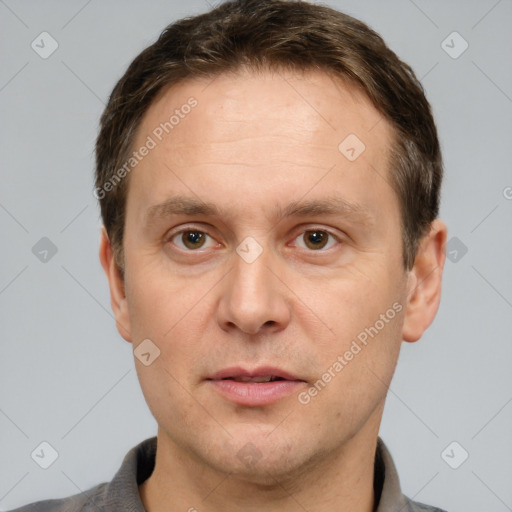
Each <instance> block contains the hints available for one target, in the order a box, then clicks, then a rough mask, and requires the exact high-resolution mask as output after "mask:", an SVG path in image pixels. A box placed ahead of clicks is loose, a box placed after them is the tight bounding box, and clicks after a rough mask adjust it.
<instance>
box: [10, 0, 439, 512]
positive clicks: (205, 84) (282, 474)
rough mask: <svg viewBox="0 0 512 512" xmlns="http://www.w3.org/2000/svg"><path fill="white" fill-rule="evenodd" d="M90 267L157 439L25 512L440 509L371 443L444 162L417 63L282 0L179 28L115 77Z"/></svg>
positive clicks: (434, 250) (426, 282)
mask: <svg viewBox="0 0 512 512" xmlns="http://www.w3.org/2000/svg"><path fill="white" fill-rule="evenodd" d="M96 155H97V174H96V189H95V194H96V196H97V197H98V198H99V200H100V205H101V212H102V217H103V222H104V225H105V229H104V230H103V232H102V239H101V247H100V259H101V263H102V265H103V268H104V270H105V272H106V275H107V278H108V282H109V285H110V293H111V302H112V308H113V311H114V314H115V318H116V323H117V328H118V330H119V332H120V334H121V336H122V337H123V338H124V339H125V340H127V341H128V342H130V343H132V344H133V348H134V355H135V364H136V368H137V373H138V377H139V380H140V383H141V386H142V390H143V393H144V396H145V398H146V401H147V403H148V406H149V408H150V410H151V412H152V414H153V415H154V417H155V419H156V420H157V422H158V435H157V437H156V438H152V439H148V440H146V441H144V442H143V443H141V444H140V445H139V446H137V447H135V448H134V449H133V450H132V451H130V453H129V454H128V455H127V456H126V458H125V460H124V462H123V465H122V467H121V468H120V470H119V472H118V473H117V474H116V476H115V477H114V479H113V480H112V482H110V483H109V484H100V485H98V486H97V487H95V488H93V489H90V490H89V491H87V492H86V493H82V494H79V495H76V496H73V497H70V498H65V499H62V500H51V501H45V502H39V503H37V504H33V505H31V506H28V507H24V508H21V509H18V510H38V511H43V510H48V511H50V510H51V511H61V510H62V511H64V510H66V511H79V510H80V511H93V510H100V511H109V512H113V511H114V510H116V511H117V510H126V511H133V512H135V511H137V512H142V511H143V510H147V511H149V512H164V511H165V512H173V511H179V510H183V511H185V510H188V511H195V510H198V511H201V512H202V511H219V510H223V511H224V510H227V511H239V510H244V511H247V510H264V511H269V512H273V511H280V512H282V511H298V510H307V511H311V512H313V511H314V512H323V511H326V510H330V511H331V510H336V511H340V512H348V511H350V512H371V511H377V512H388V511H399V510H401V511H404V512H405V511H425V510H440V509H438V508H435V507H429V506H426V505H422V504H420V503H416V502H413V501H411V500H409V499H408V498H406V497H405V496H404V495H403V494H402V492H401V490H400V486H399V482H398V476H397V473H396V470H395V468H394V465H393V461H392V458H391V455H390V454H389V452H388V451H387V449H386V447H385V445H384V443H383V442H382V440H381V439H380V438H379V437H378V432H379V425H380V421H381V418H382V413H383V408H384V402H385V398H386V391H387V388H388V385H389V383H390V381H391V378H392V375H393V372H394V369H395V365H396V362H397V359H398V355H399V351H400V346H401V343H402V341H407V342H414V341H417V340H418V339H419V338H420V337H421V336H422V334H423V332H424V331H425V329H426V328H427V327H428V326H429V325H430V324H431V322H432V321H433V319H434V316H435V314H436V312H437V309H438V306H439V301H440V294H441V277H442V269H443V265H444V259H445V256H444V246H445V242H446V226H445V225H444V223H443V222H442V221H440V220H439V219H438V218H437V215H438V207H439V191H440V185H441V177H442V163H441V155H440V149H439V143H438V140H437V134H436V128H435V124H434V121H433V119H432V115H431V111H430V107H429V105H428V102H427V101H426V99H425V97H424V94H423V91H422V88H421V86H420V84H419V83H418V81H417V79H416V78H415V76H414V73H413V72H412V71H411V69H410V68H409V67H408V66H407V65H406V64H403V63H402V62H400V60H399V59H398V58H397V57H396V55H395V54H394V53H393V52H391V50H389V49H388V48H387V47H386V45H385V44H384V42H383V41H382V39H381V38H380V37H379V36H378V35H377V34H375V33H374V32H373V31H371V30H370V29H369V28H368V27H367V26H365V25H364V24H362V23H361V22H359V21H357V20H355V19H353V18H351V17H349V16H346V15H344V14H341V13H339V12H336V11H334V10H332V9H329V8H327V7H320V6H315V5H312V4H309V3H306V2H296V1H289V2H287V1H262V0H249V1H240V2H228V3H224V4H222V5H221V6H219V7H217V8H216V9H213V10H212V11H211V12H209V13H207V14H204V15H201V16H197V17H194V18H188V19H184V20H181V21H179V22H177V23H175V24H173V25H170V26H169V27H167V29H166V30H165V31H164V32H163V33H162V34H161V36H160V38H159V39H158V41H157V42H156V43H154V44H153V45H152V46H150V47H149V48H147V49H146V50H144V51H143V52H142V53H141V54H140V55H139V56H138V57H137V58H136V59H135V60H134V61H133V63H132V64H131V65H130V67H129V68H128V70H127V72H126V74H125V75H124V76H123V77H122V78H121V80H120V81H119V83H118V84H117V85H116V87H115V88H114V90H113V93H112V95H111V97H110V100H109V103H108V105H107V107H106V109H105V112H104V114H103V116H102V119H101V131H100V134H99V137H98V141H97V147H96Z"/></svg>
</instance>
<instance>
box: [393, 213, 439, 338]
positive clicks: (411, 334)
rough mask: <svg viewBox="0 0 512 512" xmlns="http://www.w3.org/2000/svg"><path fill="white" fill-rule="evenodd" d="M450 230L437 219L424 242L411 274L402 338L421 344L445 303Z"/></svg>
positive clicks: (421, 244) (420, 246)
mask: <svg viewBox="0 0 512 512" xmlns="http://www.w3.org/2000/svg"><path fill="white" fill-rule="evenodd" d="M446 236H447V228H446V225H445V223H444V222H443V221H441V220H439V219H436V220H434V221H433V222H432V224H431V226H430V231H429V232H428V234H426V235H425V236H424V237H423V238H422V240H421V241H420V244H419V247H418V252H417V254H416V259H415V260H414V266H413V268H412V269H411V270H410V271H409V276H408V286H407V288H408V289H407V300H406V304H407V306H406V309H405V314H404V325H403V330H402V338H403V340H404V341H408V342H414V341H418V340H419V339H420V338H421V336H422V335H423V333H424V332H425V330H426V329H427V327H428V326H429V325H430V324H431V323H432V321H433V320H434V317H435V316H436V313H437V310H438V308H439V303H440V301H441V281H442V275H443V267H444V262H445V257H446V252H445V248H446Z"/></svg>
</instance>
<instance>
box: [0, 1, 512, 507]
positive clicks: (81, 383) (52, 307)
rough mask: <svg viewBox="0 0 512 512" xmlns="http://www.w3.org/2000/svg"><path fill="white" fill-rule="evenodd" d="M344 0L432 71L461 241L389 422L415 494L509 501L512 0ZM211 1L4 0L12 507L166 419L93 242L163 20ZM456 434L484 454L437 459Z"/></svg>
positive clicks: (96, 472)
mask: <svg viewBox="0 0 512 512" xmlns="http://www.w3.org/2000/svg"><path fill="white" fill-rule="evenodd" d="M328 3H329V4H330V5H332V6H334V7H337V8H339V9H340V10H344V11H345V12H347V13H349V14H352V15H355V16H356V17H359V18H361V19H362V20H364V21H366V22H368V23H369V24H370V25H371V26H372V27H373V28H375V29H376V30H377V31H378V32H380V33H381V34H382V35H383V36H384V38H385V39H386V41H387V42H388V44H389V45H390V46H391V47H392V48H393V49H394V50H395V51H396V52H397V53H398V54H399V55H400V56H401V57H402V59H404V60H405V61H406V62H409V63H410V64H411V65H412V66H413V68H414V70H415V71H416V73H417V74H418V76H419V77H421V79H422V82H423V84H424V86H425V88H426V91H427V96H428V98H429V100H430V101H431V103H432V105H433V108H434V111H435V115H436V118H437V123H438V127H439V133H440V137H441V141H442V146H443V151H444V158H445V168H446V178H445V183H444V191H443V197H442V209H441V217H442V218H443V219H444V220H445V221H446V222H447V224H448V227H449V236H448V238H449V239H452V237H456V238H457V239H458V241H457V240H455V241H454V240H451V242H450V244H451V245H449V246H448V250H449V251H451V252H452V255H451V257H452V259H454V261H447V263H446V267H445V274H444V289H443V300H442V304H441V307H440V310H439V313H438V316H437V319H436V320H435V322H434V324H433V325H432V327H431V328H430V329H429V330H428V331H427V332H426V334H425V335H424V337H423V338H422V340H420V341H419V342H418V343H415V344H404V345H403V349H402V353H401V358H400V362H399V365H398V370H397V373H396V375H395V377H394V380H393V382H392V385H391V388H390V392H389V397H388V401H387V406H386V411H385V414H384V418H383V424H382V429H381V436H382V437H383V439H384V440H385V441H386V442H387V444H388V446H389V448H390V450H391V452H392V454H393V456H394V458H395V462H396V464H397V466H398V470H399V473H400V476H401V481H402V486H403V489H404V492H405V493H406V494H408V495H409V496H410V497H414V499H416V500H419V501H424V502H427V503H431V504H437V505H439V506H442V507H443V508H446V509H448V510H449V511H450V512H457V511H460V512H462V511H464V512H476V511H482V510H485V511H496V512H501V511H506V510H512V485H511V481H512V434H511V433H512V372H511V371H510V367H511V362H512V344H511V343H510V341H511V333H512V272H511V263H512V236H511V235H512V229H511V228H512V200H511V199H510V198H512V188H507V187H512V171H511V162H512V138H511V135H512V69H511V58H510V57H511V55H512V30H511V27H512V2H511V0H500V1H496V0H481V1H450V2H446V1H423V0H415V1H414V2H413V1H412V0H389V1H377V0H375V1H371V2H370V1H367V2H358V1H355V0H354V1H349V0H347V1H345V0H339V1H331V2H328ZM207 8H208V2H205V1H203V0H189V1H187V2H186V3H181V2H178V1H156V0H155V1H150V2H142V1H123V2H121V1H120V0H117V1H114V0H111V1H101V2H100V1H99V0H92V1H89V2H87V1H84V0H77V1H67V2H62V1H61V2H57V1H44V2H42V1H15V0H0V38H1V45H0V54H1V63H2V66H1V70H0V108H1V112H0V119H1V120H2V122H1V127H0V130H1V137H0V140H1V173H2V181H1V183H2V186H1V188H0V224H1V233H2V243H1V266H0V315H1V325H2V344H1V352H0V461H1V468H0V508H2V509H4V510H6V509H10V508H14V507H16V506H19V505H22V504H25V503H27V502H30V501H35V500H39V499H43V498H56V497H62V496H67V495H70V494H75V493H78V492H80V491H83V490H86V489H88V488H90V487H92V486H93V485H96V484H97V483H99V482H101V481H107V480H110V479H111V478H112V476H113V474H114V473H115V471H116V470H117V469H118V467H119V465H120V463H121V461H122V459H123V457H124V455H125V453H126V452H127V451H128V450H129V449H130V448H131V447H132V446H134V445H135V444H137V443H138V442H140V441H141V440H143V439H145V438H147V437H150V436H153V435H155V434H156V422H155V421H154V419H153V418H152V416H151V415H150V413H149V410H148V408H147V406H146V404H145V401H144V398H143V396H142V392H141V391H140V389H139V384H138V381H137V377H136V373H135V369H134V362H133V356H132V353H131V345H130V344H128V343H126V342H125V341H123V340H122V339H121V338H120V336H119V335H118V333H117V331H116V330H115V325H114V321H113V319H112V315H111V312H110V303H109V295H108V289H107V283H106V279H105V277H104V276H103V273H102V269H101V267H100V264H99V261H98V257H97V249H98V241H99V230H100V225H101V224H100V220H99V209H98V207H97V205H96V200H95V199H94V197H93V195H92V189H93V181H92V180H93V144H94V140H95V136H96V133H97V126H98V119H99V116H100V114H101V112H102V109H103V107H104V103H105V101H106V99H107V98H108V95H109V93H110V91H111V89H112V87H113V86H114V84H115V82H116V81H117V80H118V79H119V78H120V76H121V74H122V73H123V72H124V70H125V68H126V66H127V65H128V64H129V62H130V61H131V60H132V59H133V58H134V57H135V56H136V54H137V53H138V52H139V51H140V50H142V49H143V48H144V47H145V46H146V45H148V44H149V43H151V42H152V41H153V40H154V39H155V38H156V37H157V35H158V34H159V32H160V30H161V29H163V27H164V26H165V25H166V24H167V23H169V22H171V21H173V20H175V19H177V18H179V17H182V16H185V15H190V14H195V13H199V12H203V11H204V10H206V9H207ZM43 31H47V32H49V33H50V34H51V36H52V37H53V38H54V39H55V40H56V41H57V42H58V45H59V47H58V49H57V50H56V51H55V53H53V54H52V55H51V56H50V57H49V58H47V59H42V58H41V57H40V56H39V55H38V54H37V53H36V52H35V51H34V50H33V49H32V48H31V42H32V41H33V40H35V39H36V38H37V36H38V35H39V34H40V33H41V32H43ZM453 31H457V32H458V33H459V34H460V35H461V36H462V37H463V38H464V39H465V40H466V41H467V42H468V43H469V47H468V49H467V50H466V51H465V52H464V53H463V54H462V55H460V56H458V58H456V59H455V58H452V57H453V55H452V56H450V55H449V54H448V53H447V52H446V51H445V49H447V50H449V51H451V52H452V54H454V53H458V51H460V50H461V49H462V44H463V43H462V41H461V40H460V39H457V38H455V39H453V37H452V38H451V39H450V38H448V40H447V41H446V42H445V43H444V48H443V46H442V42H443V41H444V40H445V39H446V38H447V36H448V35H449V34H451V33H452V32H453ZM446 45H449V46H451V47H452V48H451V49H450V48H449V46H448V48H447V47H446ZM46 47H47V48H48V46H46ZM507 197H508V198H507ZM42 237H48V238H49V239H50V240H51V241H52V242H53V244H55V246H56V248H57V253H56V254H55V255H53V256H52V257H50V256H51V253H49V254H48V256H47V260H48V261H46V262H42V261H40V260H39V259H38V258H37V257H36V255H34V254H33V252H32V248H33V246H34V245H35V244H36V243H37V242H38V241H39V240H40V239H41V238H42ZM41 243H42V242H41ZM457 244H458V245H457ZM462 244H463V245H462ZM464 247H466V248H467V253H466V254H463V250H461V248H462V249H464ZM454 251H455V252H454ZM36 252H37V251H36ZM42 441H47V442H48V443H50V444H51V445H52V446H53V447H54V448H55V449H56V450H57V452H58V455H59V456H58V459H57V460H56V461H55V463H54V464H53V465H51V466H50V467H49V468H48V469H46V470H44V469H42V468H40V467H39V466H38V465H37V464H36V463H35V462H34V460H33V459H32V458H31V453H32V452H33V450H34V449H36V448H37V447H38V446H39V445H40V443H41V442H42ZM452 441H457V443H459V445H460V447H459V446H456V447H455V449H454V450H453V451H451V449H450V450H448V454H449V456H450V457H449V458H447V456H446V455H445V459H446V460H449V461H450V462H451V464H452V465H457V464H458V463H460V461H461V460H462V455H463V453H464V452H463V451H462V450H466V451H467V452H468V453H469V458H468V459H467V460H466V461H465V462H464V463H463V464H462V465H460V467H458V469H452V468H451V467H449V465H448V464H447V463H446V462H445V459H443V458H442V456H441V454H442V452H443V450H444V449H445V448H446V447H447V446H448V445H449V444H450V443H452Z"/></svg>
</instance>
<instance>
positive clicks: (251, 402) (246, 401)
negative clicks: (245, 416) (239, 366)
mask: <svg viewBox="0 0 512 512" xmlns="http://www.w3.org/2000/svg"><path fill="white" fill-rule="evenodd" d="M209 382H211V383H212V384H213V385H214V387H215V389H216V390H217V391H218V392H219V393H220V394H221V395H223V396H224V397H225V398H227V399H228V400H231V401H232V402H234V403H235V404H238V405H245V406H249V407H256V406H259V405H268V404H271V403H273V402H276V401H277V400H279V399H281V398H284V397H286V396H288V395H291V394H292V393H294V392H296V391H298V390H299V389H300V388H301V387H303V386H304V384H305V382H303V381H300V380H276V381H273V382H238V381H235V380H231V379H222V380H210V381H209Z"/></svg>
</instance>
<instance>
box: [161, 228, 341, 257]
mask: <svg viewBox="0 0 512 512" xmlns="http://www.w3.org/2000/svg"><path fill="white" fill-rule="evenodd" d="M187 232H192V233H201V234H203V235H206V236H207V237H209V238H210V239H211V240H213V237H212V236H210V235H209V234H208V233H206V232H205V231H203V230H201V229H196V228H194V227H192V226H191V227H187V228H185V229H182V230H180V231H177V232H176V233H173V234H172V235H170V236H169V237H168V241H169V242H172V243H174V245H177V246H178V247H179V248H180V250H182V251H185V252H191V253H192V252H200V251H201V250H202V249H204V247H203V246H201V247H199V248H198V249H196V250H194V249H189V248H187V247H185V246H183V247H180V246H179V245H178V244H176V242H173V240H174V239H175V238H176V237H177V236H181V235H183V234H184V233H187ZM308 232H310V233H311V232H320V233H325V234H327V235H328V236H329V237H330V239H334V240H335V241H336V242H337V243H341V240H340V238H339V237H338V236H337V235H335V234H334V233H332V232H331V231H329V230H327V229H323V228H318V227H311V228H308V229H305V230H304V231H302V232H301V233H299V234H298V235H297V236H296V237H294V239H293V240H294V241H295V240H297V239H298V238H299V237H300V236H304V235H305V234H306V233H308ZM180 241H181V239H180ZM329 241H330V240H328V241H327V244H326V245H329ZM331 248H332V245H331V247H328V248H327V249H325V248H324V247H321V248H319V249H317V250H315V249H308V248H307V247H301V249H303V250H307V251H308V252H320V253H321V252H326V251H327V250H329V249H331Z"/></svg>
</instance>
